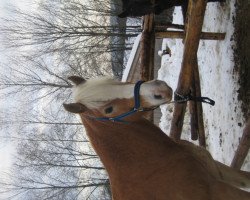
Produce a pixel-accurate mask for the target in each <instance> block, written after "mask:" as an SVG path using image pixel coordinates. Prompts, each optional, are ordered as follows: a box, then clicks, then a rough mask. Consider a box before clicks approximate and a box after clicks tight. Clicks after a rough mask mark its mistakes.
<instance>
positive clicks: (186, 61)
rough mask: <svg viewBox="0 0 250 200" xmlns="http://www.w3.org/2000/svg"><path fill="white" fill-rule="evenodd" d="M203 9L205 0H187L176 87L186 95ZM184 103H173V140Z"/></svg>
mask: <svg viewBox="0 0 250 200" xmlns="http://www.w3.org/2000/svg"><path fill="white" fill-rule="evenodd" d="M205 9H206V1H205V0H199V1H197V0H189V5H188V13H187V14H188V22H187V24H186V27H187V28H186V36H185V41H184V52H183V60H182V65H181V72H180V76H179V80H178V85H177V89H176V92H177V93H178V94H182V95H187V94H189V92H190V88H191V82H192V77H193V66H194V65H195V62H196V57H197V51H198V46H199V40H200V35H201V30H202V25H203V20H204V14H205ZM186 105H187V104H186V103H182V104H179V103H175V105H174V113H173V119H172V122H171V129H170V136H171V137H172V138H173V139H174V140H179V139H180V137H181V132H182V127H183V119H184V114H185V110H186Z"/></svg>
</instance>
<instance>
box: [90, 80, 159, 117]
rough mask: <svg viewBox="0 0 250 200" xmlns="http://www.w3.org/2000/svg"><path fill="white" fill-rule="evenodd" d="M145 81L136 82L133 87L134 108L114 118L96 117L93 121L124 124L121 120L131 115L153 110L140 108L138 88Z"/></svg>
mask: <svg viewBox="0 0 250 200" xmlns="http://www.w3.org/2000/svg"><path fill="white" fill-rule="evenodd" d="M144 82H145V81H138V82H137V83H136V84H135V87H134V108H133V109H132V110H130V111H128V112H125V113H123V114H120V115H118V116H116V117H97V118H93V119H95V120H100V121H112V122H126V121H124V120H123V118H125V117H127V116H129V115H132V114H134V113H136V112H143V111H150V110H154V109H156V108H157V107H158V106H157V107H153V108H141V101H140V88H141V85H142V84H143V83H144Z"/></svg>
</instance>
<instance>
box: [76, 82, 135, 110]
mask: <svg viewBox="0 0 250 200" xmlns="http://www.w3.org/2000/svg"><path fill="white" fill-rule="evenodd" d="M73 96H74V99H75V101H76V102H79V103H82V104H84V105H85V106H87V107H88V108H91V109H95V108H99V107H100V106H102V105H104V104H105V103H106V102H108V101H110V100H113V99H122V98H131V97H133V85H132V84H125V83H121V82H119V81H116V80H114V79H112V78H110V77H102V78H96V79H91V80H87V81H86V82H85V83H82V84H80V85H78V86H76V87H75V88H74V89H73Z"/></svg>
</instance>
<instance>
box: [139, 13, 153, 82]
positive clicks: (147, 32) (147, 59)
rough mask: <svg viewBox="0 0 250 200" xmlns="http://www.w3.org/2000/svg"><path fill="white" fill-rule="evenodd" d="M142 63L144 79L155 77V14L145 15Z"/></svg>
mask: <svg viewBox="0 0 250 200" xmlns="http://www.w3.org/2000/svg"><path fill="white" fill-rule="evenodd" d="M141 46H142V50H141V64H140V74H141V79H142V80H144V81H148V80H152V79H153V78H154V46H155V35H154V15H153V14H151V15H146V16H144V24H143V32H142V38H141Z"/></svg>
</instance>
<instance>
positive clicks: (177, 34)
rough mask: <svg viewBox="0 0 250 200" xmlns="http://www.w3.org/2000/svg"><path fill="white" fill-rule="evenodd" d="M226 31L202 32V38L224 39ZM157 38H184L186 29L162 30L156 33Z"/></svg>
mask: <svg viewBox="0 0 250 200" xmlns="http://www.w3.org/2000/svg"><path fill="white" fill-rule="evenodd" d="M225 36H226V33H212V32H201V34H200V39H202V40H224V39H225ZM155 38H157V39H161V38H175V39H184V38H185V33H184V31H161V32H156V33H155Z"/></svg>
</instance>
